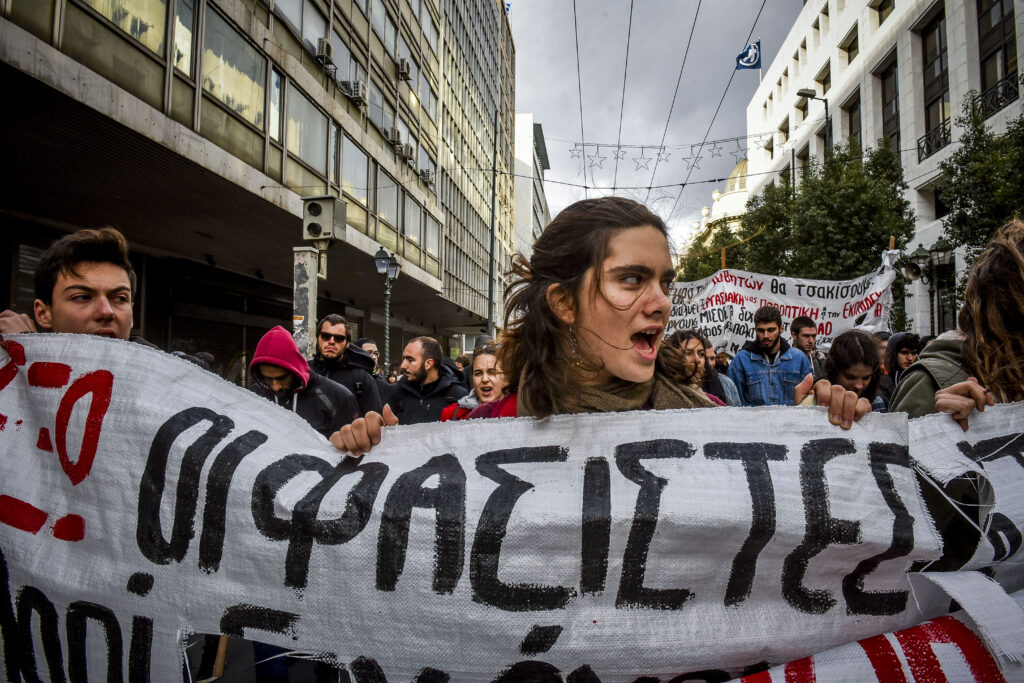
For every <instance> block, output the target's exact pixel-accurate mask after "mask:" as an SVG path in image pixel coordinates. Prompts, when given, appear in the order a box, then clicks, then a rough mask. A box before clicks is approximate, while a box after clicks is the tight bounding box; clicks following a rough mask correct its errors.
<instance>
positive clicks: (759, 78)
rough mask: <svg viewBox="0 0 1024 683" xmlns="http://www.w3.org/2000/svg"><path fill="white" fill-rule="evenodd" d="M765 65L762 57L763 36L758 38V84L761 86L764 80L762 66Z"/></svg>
mask: <svg viewBox="0 0 1024 683" xmlns="http://www.w3.org/2000/svg"><path fill="white" fill-rule="evenodd" d="M763 63H764V59H762V57H761V36H758V37H757V84H758V85H761V81H762V80H763V78H762V76H761V64H763Z"/></svg>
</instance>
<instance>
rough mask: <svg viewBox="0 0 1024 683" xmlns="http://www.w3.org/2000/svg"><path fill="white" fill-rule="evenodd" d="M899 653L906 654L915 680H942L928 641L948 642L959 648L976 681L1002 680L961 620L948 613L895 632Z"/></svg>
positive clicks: (979, 643)
mask: <svg viewBox="0 0 1024 683" xmlns="http://www.w3.org/2000/svg"><path fill="white" fill-rule="evenodd" d="M896 640H898V641H899V643H900V647H902V648H903V653H904V654H905V655H906V658H907V664H908V665H909V666H910V673H911V674H912V675H913V676H914V678H915V679H916V680H919V681H945V680H946V676H945V674H943V673H942V665H941V664H940V663H939V659H938V658H937V657H936V656H935V652H934V651H933V650H932V643H952V644H953V645H956V646H957V647H958V648H959V649H960V653H961V654H962V655H963V656H964V660H965V661H966V662H967V666H968V667H970V669H971V674H972V675H973V676H974V680H976V681H994V682H1000V683H1002V682H1003V681H1005V680H1006V679H1004V678H1003V674H1002V672H1000V671H999V665H998V664H997V663H996V661H995V659H993V657H992V655H991V654H989V651H988V650H987V649H985V646H984V645H983V644H982V642H981V640H980V639H979V638H978V636H976V635H974V633H973V632H972V631H971V630H970V629H969V628H967V627H966V626H964V625H963V624H962V623H960V622H959V621H957V620H956V619H954V618H953V617H950V616H943V617H939V618H937V619H933V620H931V621H929V622H926V623H924V624H921V625H920V626H915V627H914V628H909V629H907V630H905V631H898V632H897V633H896Z"/></svg>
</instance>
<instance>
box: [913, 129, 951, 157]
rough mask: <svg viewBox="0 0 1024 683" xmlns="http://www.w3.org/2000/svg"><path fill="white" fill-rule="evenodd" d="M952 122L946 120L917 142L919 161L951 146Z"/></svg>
mask: <svg viewBox="0 0 1024 683" xmlns="http://www.w3.org/2000/svg"><path fill="white" fill-rule="evenodd" d="M952 132H953V131H952V126H951V121H950V120H949V119H946V120H945V121H943V122H942V123H940V124H939V125H937V126H935V127H934V128H932V129H931V130H930V131H928V132H927V133H925V134H924V135H922V136H921V137H920V138H919V139H918V141H917V161H918V162H922V161H924V160H925V159H927V158H928V157H930V156H931V155H933V154H935V153H936V152H938V151H939V150H940V149H942V148H943V147H945V146H946V145H948V144H949V142H950V140H951V139H952Z"/></svg>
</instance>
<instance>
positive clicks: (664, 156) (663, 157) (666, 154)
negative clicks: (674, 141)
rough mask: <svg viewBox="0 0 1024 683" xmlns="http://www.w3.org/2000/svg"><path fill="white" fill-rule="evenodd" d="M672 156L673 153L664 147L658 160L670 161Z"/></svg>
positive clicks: (659, 153)
mask: <svg viewBox="0 0 1024 683" xmlns="http://www.w3.org/2000/svg"><path fill="white" fill-rule="evenodd" d="M670 156H672V153H671V152H666V151H665V148H664V147H662V148H661V150H660V151H659V152H658V161H659V162H660V161H668V158H669V157H670Z"/></svg>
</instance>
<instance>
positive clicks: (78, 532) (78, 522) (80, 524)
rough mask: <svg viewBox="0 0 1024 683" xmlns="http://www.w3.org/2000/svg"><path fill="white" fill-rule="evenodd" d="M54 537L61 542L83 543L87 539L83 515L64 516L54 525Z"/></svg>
mask: <svg viewBox="0 0 1024 683" xmlns="http://www.w3.org/2000/svg"><path fill="white" fill-rule="evenodd" d="M53 537H54V538H57V539H60V540H61V541H71V542H75V541H81V540H82V539H83V538H85V520H84V519H82V516H81V515H64V516H63V517H61V518H60V519H58V520H57V521H56V522H54V523H53Z"/></svg>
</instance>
